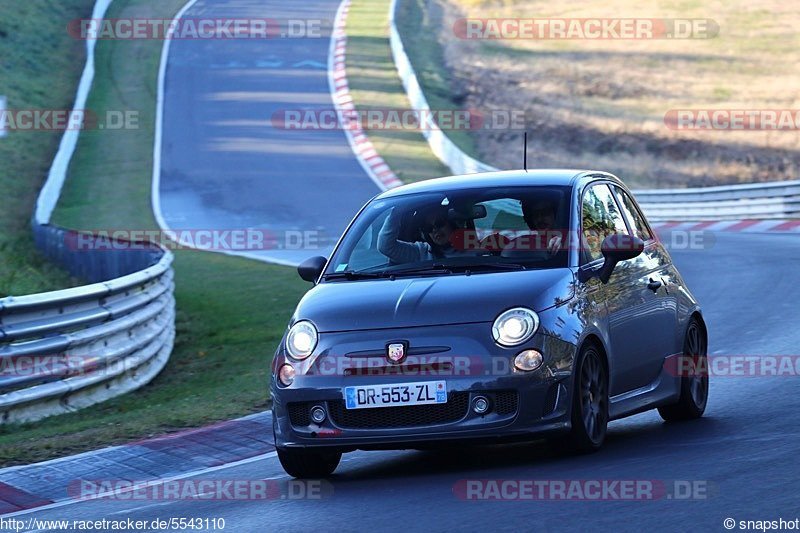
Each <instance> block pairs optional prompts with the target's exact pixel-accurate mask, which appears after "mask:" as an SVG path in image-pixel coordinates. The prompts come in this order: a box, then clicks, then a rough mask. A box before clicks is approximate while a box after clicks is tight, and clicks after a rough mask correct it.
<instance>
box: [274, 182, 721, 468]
mask: <svg viewBox="0 0 800 533" xmlns="http://www.w3.org/2000/svg"><path fill="white" fill-rule="evenodd" d="M298 270H299V273H300V276H301V277H302V278H303V279H305V280H307V281H310V282H313V283H314V287H313V288H312V289H311V290H310V291H308V293H307V294H306V295H305V296H304V297H303V299H302V300H301V301H300V303H299V304H298V306H297V309H296V311H295V313H294V315H293V316H292V318H291V321H290V323H289V327H288V329H287V331H286V334H285V335H284V338H283V340H282V341H281V344H280V346H279V347H278V350H277V352H276V353H275V357H274V361H273V366H272V378H271V385H270V387H271V392H272V398H273V415H274V417H273V420H274V431H275V445H276V448H277V453H278V457H279V459H280V461H281V464H282V465H283V467H284V469H285V470H286V472H288V473H289V474H290V475H292V476H295V477H320V476H327V475H329V474H331V473H332V472H333V471H334V470H335V469H336V467H337V465H338V464H339V461H340V459H341V456H342V453H344V452H348V451H352V450H356V449H364V450H367V449H392V448H424V447H430V446H433V445H438V446H442V445H444V446H447V445H451V444H452V443H453V442H454V441H471V442H486V441H489V442H500V441H505V440H514V439H536V438H541V437H545V438H548V439H552V440H556V441H557V442H558V443H559V447H561V448H569V449H571V450H575V451H577V452H587V451H593V450H596V449H598V448H599V447H600V446H601V445H602V444H603V440H604V438H605V435H606V428H607V424H608V422H609V420H613V419H616V418H621V417H624V416H628V415H631V414H634V413H639V412H641V411H644V410H647V409H652V408H658V411H659V413H660V414H661V416H662V417H663V418H664V419H666V420H677V419H690V418H697V417H699V416H701V415H702V414H703V411H704V410H705V406H706V401H707V396H708V377H707V374H705V373H703V372H701V371H699V369H701V368H704V365H705V359H704V358H705V357H706V353H707V335H706V327H705V323H704V321H703V317H702V314H701V312H700V307H699V305H698V303H697V302H696V301H695V299H694V298H693V297H692V295H691V293H690V292H689V290H688V288H687V287H686V284H685V283H684V282H683V279H682V278H681V276H680V274H679V273H678V271H677V269H676V268H675V266H674V265H673V264H672V260H671V259H670V256H669V254H668V252H667V251H666V249H665V248H664V247H663V246H662V244H661V243H660V242H659V241H658V239H657V238H656V235H655V233H654V232H653V230H652V229H651V228H650V226H649V224H648V222H647V220H646V219H645V217H644V216H643V215H642V211H641V210H640V209H639V207H638V205H637V203H636V201H635V200H634V198H633V195H632V194H631V192H630V191H629V190H628V189H627V188H626V187H625V185H624V184H623V183H622V182H621V181H620V180H619V179H617V178H616V177H614V176H612V175H610V174H607V173H603V172H591V171H568V170H555V171H529V172H524V171H511V172H496V173H485V174H479V175H470V176H455V177H449V178H441V179H435V180H429V181H424V182H420V183H415V184H413V185H406V186H403V187H398V188H396V189H392V190H390V191H387V192H384V193H382V194H380V195H378V196H377V197H375V198H373V199H372V200H371V201H370V202H368V203H367V204H366V205H365V206H364V207H363V208H362V209H361V211H360V212H359V213H358V215H357V216H356V217H355V219H354V220H353V221H352V222H351V224H350V226H349V227H348V228H347V230H346V231H345V233H344V235H343V236H342V238H341V240H340V241H339V243H338V245H337V246H336V248H335V250H334V251H333V253H332V255H331V257H330V259H327V258H324V257H314V258H311V259H308V260H307V261H305V262H304V263H303V264H301V265H300V267H298Z"/></svg>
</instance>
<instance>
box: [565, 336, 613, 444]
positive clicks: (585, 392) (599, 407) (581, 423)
mask: <svg viewBox="0 0 800 533" xmlns="http://www.w3.org/2000/svg"><path fill="white" fill-rule="evenodd" d="M571 419H572V428H571V429H570V432H569V433H568V434H567V435H566V436H565V437H562V438H561V439H558V440H556V441H552V444H553V445H554V446H555V447H556V451H559V452H563V451H568V452H570V453H591V452H595V451H597V450H599V449H600V448H601V447H602V446H603V442H604V441H605V438H606V432H607V431H608V371H607V370H606V366H605V363H604V361H603V356H602V355H601V353H600V350H599V349H598V348H597V347H596V346H595V345H594V344H587V345H585V346H584V347H583V348H582V349H581V352H580V355H579V356H578V366H577V368H576V370H575V383H574V388H573V394H572V415H571Z"/></svg>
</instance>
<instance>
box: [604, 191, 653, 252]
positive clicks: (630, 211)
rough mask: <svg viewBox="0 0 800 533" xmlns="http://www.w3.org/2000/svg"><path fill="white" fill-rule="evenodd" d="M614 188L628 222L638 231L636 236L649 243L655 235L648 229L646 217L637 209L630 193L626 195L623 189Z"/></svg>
mask: <svg viewBox="0 0 800 533" xmlns="http://www.w3.org/2000/svg"><path fill="white" fill-rule="evenodd" d="M613 187H614V191H615V192H616V193H617V198H619V199H620V200H621V202H620V207H621V208H622V210H623V211H624V212H625V216H626V217H627V218H628V221H629V222H630V223H631V224H633V227H634V228H635V230H636V236H637V237H639V238H640V239H642V240H643V241H649V240H650V239H652V238H653V235H652V234H651V233H650V229H649V228H648V227H647V223H646V222H645V221H644V216H643V215H642V214H641V213H640V212H639V210H638V209H637V208H636V205H635V204H634V203H633V199H631V197H630V196H629V195H628V193H626V192H625V191H624V190H623V189H622V188H620V187H617V186H616V185H614V186H613Z"/></svg>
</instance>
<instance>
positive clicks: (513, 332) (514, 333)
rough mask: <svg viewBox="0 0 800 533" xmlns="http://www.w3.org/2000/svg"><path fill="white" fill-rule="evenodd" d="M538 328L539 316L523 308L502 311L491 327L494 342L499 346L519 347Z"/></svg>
mask: <svg viewBox="0 0 800 533" xmlns="http://www.w3.org/2000/svg"><path fill="white" fill-rule="evenodd" d="M538 328H539V316H538V315H537V314H536V313H535V312H534V311H532V310H530V309H527V308H525V307H515V308H513V309H509V310H508V311H504V312H503V313H501V314H500V316H498V317H497V319H495V321H494V325H493V326H492V336H493V337H494V341H495V342H496V343H497V344H499V345H501V346H519V345H520V344H522V343H523V342H525V341H527V340H528V339H530V338H531V337H533V334H534V333H536V330H537V329H538Z"/></svg>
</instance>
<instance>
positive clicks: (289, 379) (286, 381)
mask: <svg viewBox="0 0 800 533" xmlns="http://www.w3.org/2000/svg"><path fill="white" fill-rule="evenodd" d="M278 381H280V382H281V385H284V386H286V387H288V386H289V385H291V384H292V383H294V367H293V366H292V365H289V364H286V365H283V366H281V368H280V370H278Z"/></svg>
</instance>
